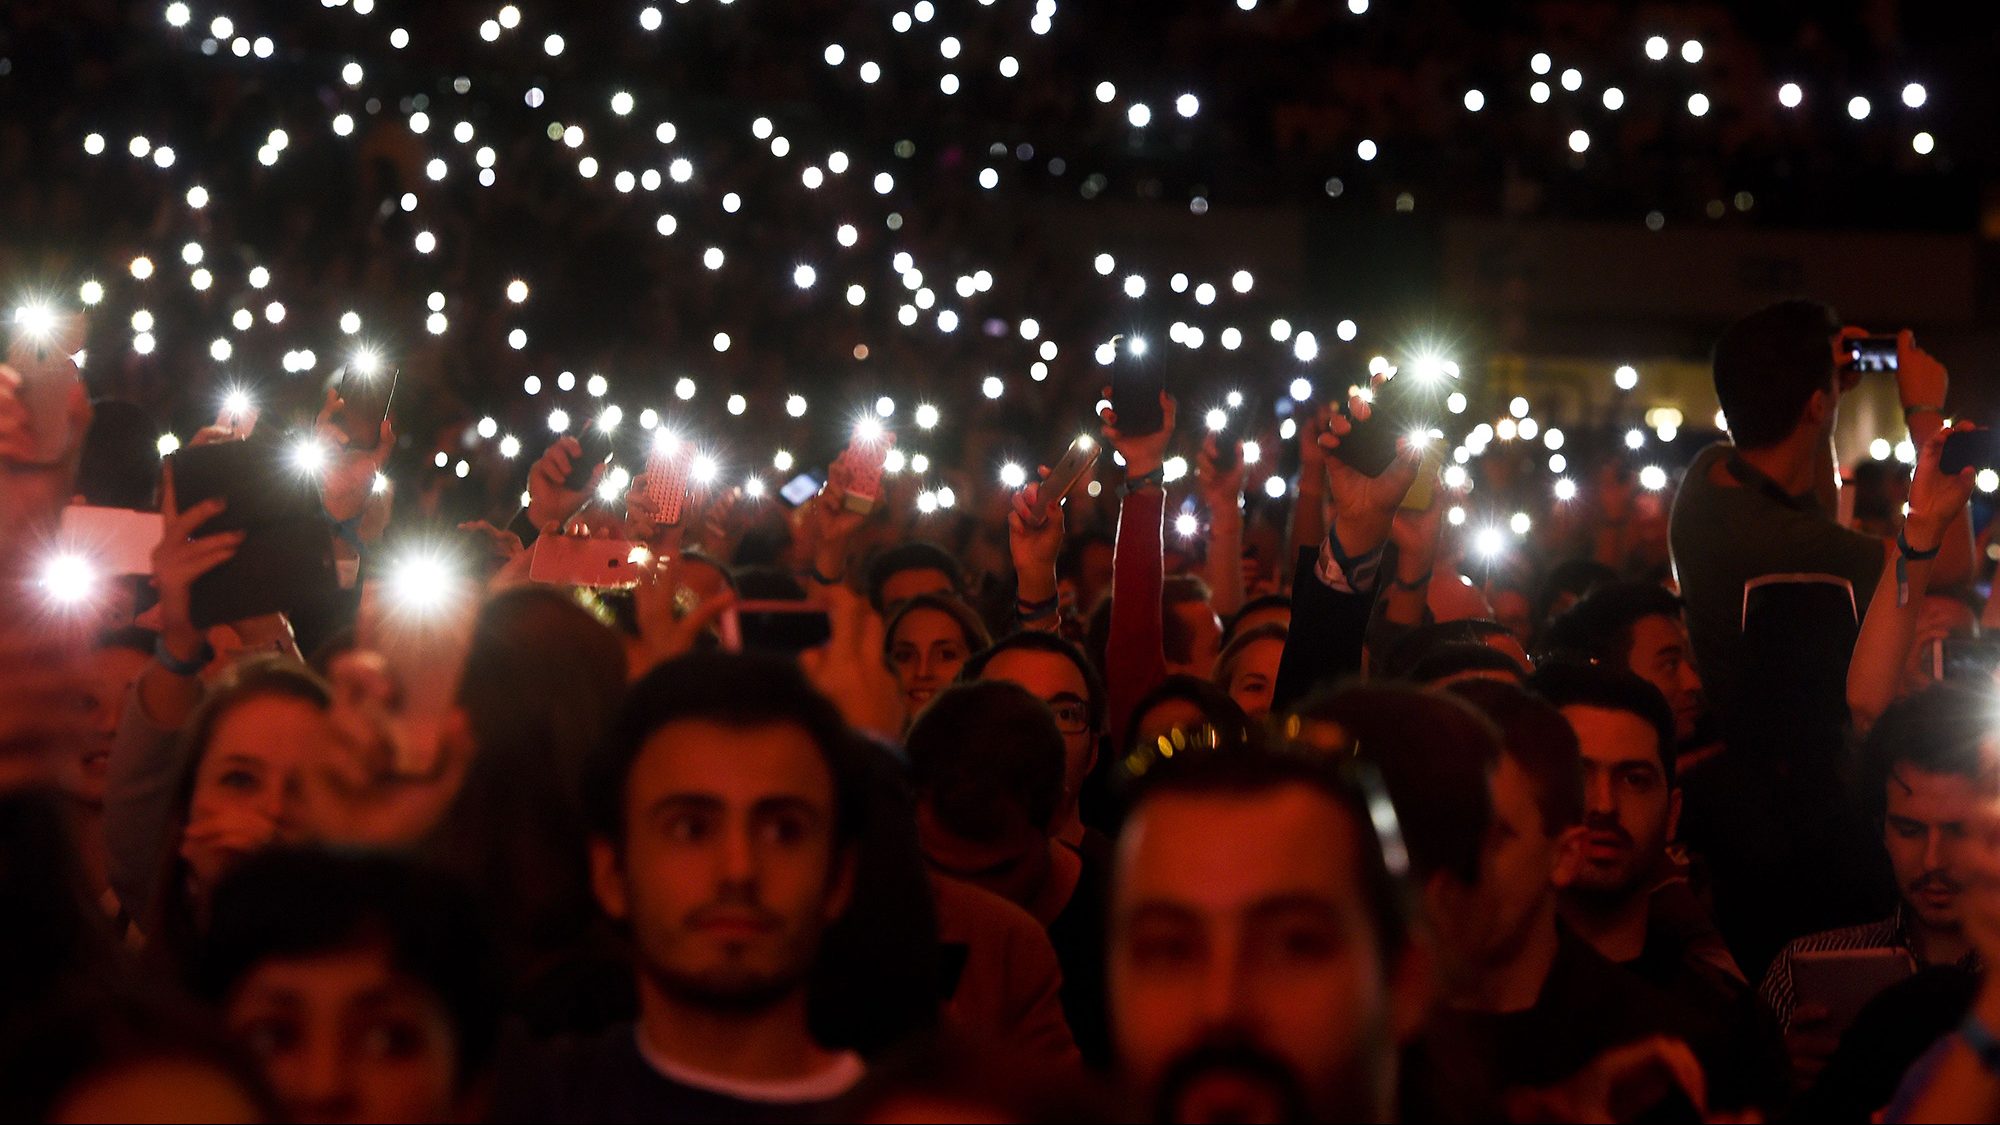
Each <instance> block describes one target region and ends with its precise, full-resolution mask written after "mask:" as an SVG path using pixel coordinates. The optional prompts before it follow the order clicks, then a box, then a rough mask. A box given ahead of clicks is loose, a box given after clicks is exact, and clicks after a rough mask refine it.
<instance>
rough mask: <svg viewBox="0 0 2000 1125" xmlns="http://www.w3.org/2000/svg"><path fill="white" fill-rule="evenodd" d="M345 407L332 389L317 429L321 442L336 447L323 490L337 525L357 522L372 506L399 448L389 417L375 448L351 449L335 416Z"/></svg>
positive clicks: (322, 498) (323, 476)
mask: <svg viewBox="0 0 2000 1125" xmlns="http://www.w3.org/2000/svg"><path fill="white" fill-rule="evenodd" d="M344 405H345V404H344V403H343V402H342V401H341V398H340V395H339V393H338V392H336V391H334V390H333V389H332V388H330V387H329V388H328V389H327V392H326V405H325V406H323V407H321V408H320V412H319V420H318V422H317V423H316V425H315V426H314V429H315V430H316V432H317V433H318V434H319V440H321V441H324V442H327V443H329V444H330V445H332V446H333V447H334V453H333V455H332V456H331V457H329V458H328V459H327V465H326V470H325V471H324V472H322V473H321V474H320V485H319V490H320V503H321V504H322V505H324V506H325V508H326V514H327V515H329V516H331V517H333V520H334V522H335V523H346V522H347V521H349V520H351V519H354V518H355V517H357V516H359V515H360V514H361V512H362V509H364V508H366V507H367V506H368V497H369V495H370V494H371V493H372V492H373V491H374V489H375V477H376V474H378V473H380V472H381V471H382V466H383V465H386V464H388V462H389V454H390V453H392V452H394V450H395V448H396V431H395V429H394V427H392V426H390V425H389V419H388V418H386V417H385V418H383V419H382V429H381V432H380V434H379V435H378V440H377V442H376V444H375V448H373V449H352V448H349V447H348V444H347V435H346V434H345V433H343V432H341V429H340V427H338V426H336V425H334V424H333V419H334V416H335V415H337V414H338V413H339V412H340V410H341V408H342V407H343V406H344Z"/></svg>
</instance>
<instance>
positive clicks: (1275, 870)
mask: <svg viewBox="0 0 2000 1125" xmlns="http://www.w3.org/2000/svg"><path fill="white" fill-rule="evenodd" d="M1353 832H1354V825H1353V822H1352V821H1351V820H1350V819H1349V814H1348V813H1347V812H1346V810H1344V809H1342V808H1341V807H1340V806H1338V805H1337V804H1335V803H1334V802H1333V801H1331V800H1330V799H1328V798H1327V797H1325V796H1323V795H1321V794H1319V793H1315V792H1312V791H1310V790H1308V789H1306V788H1304V787H1299V786H1290V787H1285V788H1282V789H1278V790H1274V791H1271V792H1266V793H1257V794H1250V795H1231V796H1221V795H1218V796H1198V795H1168V796H1161V797H1159V798H1157V799H1155V800H1153V801H1150V802H1148V803H1147V804H1146V805H1144V806H1143V807H1142V808H1141V809H1140V810H1139V812H1138V813H1137V814H1136V815H1135V816H1134V818H1133V819H1132V820H1131V821H1130V822H1129V823H1127V824H1126V826H1125V830H1124V832H1123V833H1122V834H1121V836H1120V838H1119V845H1118V867H1117V877H1116V880H1115V885H1114V889H1113V892H1112V907H1111V911H1112V912H1111V930H1110V987H1111V997H1110V1000H1111V1021H1112V1028H1113V1035H1114V1039H1115V1042H1116V1045H1117V1050H1118V1057H1119V1060H1120V1063H1121V1065H1122V1067H1123V1068H1124V1071H1125V1073H1126V1075H1127V1076H1128V1078H1129V1079H1130V1080H1131V1081H1132V1083H1133V1084H1134V1086H1135V1087H1136V1088H1137V1089H1138V1090H1140V1091H1142V1092H1144V1093H1145V1094H1146V1095H1147V1096H1148V1097H1149V1098H1151V1097H1157V1096H1158V1095H1159V1092H1160V1086H1161V1083H1162V1081H1163V1080H1164V1079H1165V1078H1167V1077H1168V1075H1169V1074H1170V1073H1171V1072H1172V1071H1173V1070H1174V1068H1175V1064H1176V1063H1177V1062H1179V1061H1181V1060H1183V1059H1184V1058H1186V1057H1187V1056H1189V1055H1190V1054H1191V1053H1192V1052H1195V1051H1196V1050H1198V1049H1200V1048H1202V1047H1204V1046H1209V1045H1216V1044H1242V1045H1245V1046H1249V1047H1251V1048H1254V1049H1256V1050H1258V1051H1259V1052H1261V1053H1264V1054H1268V1055H1269V1056H1271V1057H1273V1058H1275V1059H1278V1060H1282V1061H1283V1063H1284V1064H1285V1065H1286V1067H1287V1068H1289V1069H1290V1070H1291V1071H1292V1077H1293V1078H1294V1079H1295V1080H1296V1081H1297V1083H1298V1084H1299V1085H1300V1086H1301V1087H1302V1088H1303V1089H1304V1090H1305V1091H1307V1095H1308V1097H1309V1098H1310V1099H1311V1100H1312V1101H1313V1103H1314V1104H1313V1106H1312V1109H1313V1110H1314V1111H1315V1113H1316V1114H1318V1115H1319V1116H1316V1117H1315V1118H1314V1119H1315V1120H1318V1119H1325V1120H1336V1121H1339V1120H1380V1119H1381V1118H1380V1117H1379V1116H1370V1115H1379V1114H1381V1113H1382V1112H1383V1111H1384V1108H1385V1107H1384V1106H1383V1105H1382V1104H1381V1101H1380V1099H1381V1097H1382V1090H1383V1082H1384V1079H1385V1078H1386V1077H1387V1076H1389V1075H1390V1074H1391V1073H1392V1071H1391V1069H1390V1068H1391V1066H1392V1065H1393V1058H1394V1052H1395V1047H1396V1039H1397V1038H1398V1037H1399V1036H1400V1035H1403V1034H1405V1033H1406V1030H1405V1023H1406V1019H1407V1020H1408V1021H1409V1022H1414V1020H1415V1018H1416V1016H1415V1011H1416V1010H1417V1009H1418V1008H1420V1006H1421V1003H1420V1001H1417V1000H1415V999H1414V994H1415V993H1416V992H1417V991H1418V988H1419V986H1418V985H1417V984H1412V983H1407V980H1408V974H1405V973H1402V972H1392V971H1391V969H1390V966H1389V964H1388V963H1387V962H1388V958H1389V956H1390V954H1389V953H1388V952H1387V951H1385V950H1384V949H1383V948H1382V946H1381V942H1380V940H1379V936H1378V935H1377V933H1376V931H1375V924H1374V921H1373V919H1372V917H1371V915H1370V912H1369V909H1368V905H1367V899H1366V895H1365V891H1364V886H1363V883H1362V879H1361V874H1360V868H1361V862H1362V857H1361V856H1359V855H1358V854H1356V849H1355V842H1354V836H1353ZM1392 982H1393V983H1392ZM1406 1012H1407V1015H1406ZM1241 1093H1242V1091H1241V1089H1240V1088H1238V1087H1237V1085H1236V1084H1234V1083H1230V1082H1226V1081H1224V1082H1209V1083H1203V1082H1200V1081H1197V1082H1195V1083H1193V1084H1191V1085H1189V1086H1187V1087H1185V1088H1184V1089H1183V1090H1182V1091H1181V1096H1180V1099H1179V1102H1178V1104H1177V1105H1176V1106H1175V1107H1174V1110H1173V1112H1174V1113H1175V1119H1177V1120H1232V1119H1234V1120H1258V1119H1260V1118H1258V1117H1256V1116H1243V1117H1230V1116H1224V1115H1225V1114H1228V1113H1230V1112H1232V1111H1234V1112H1238V1113H1240V1112H1243V1103H1242V1102H1241V1100H1240V1099H1239V1098H1238V1097H1237V1095H1240V1094H1241Z"/></svg>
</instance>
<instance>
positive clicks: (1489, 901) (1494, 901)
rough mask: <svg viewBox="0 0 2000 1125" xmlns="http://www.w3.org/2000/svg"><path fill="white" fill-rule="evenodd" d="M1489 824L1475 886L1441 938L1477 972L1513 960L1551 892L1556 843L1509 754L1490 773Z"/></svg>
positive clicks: (1443, 926) (1530, 788) (1445, 921)
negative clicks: (1477, 884)
mask: <svg viewBox="0 0 2000 1125" xmlns="http://www.w3.org/2000/svg"><path fill="white" fill-rule="evenodd" d="M1492 785H1493V823H1492V824H1491V825H1490V826H1489V827H1488V828H1487V832H1486V846H1485V848H1484V849H1483V850H1482V851H1481V853H1480V857H1479V886H1478V887H1477V888H1476V889H1475V890H1474V892H1473V894H1472V896H1471V902H1470V904H1469V906H1468V908H1467V909H1466V910H1464V911H1462V912H1461V913H1460V914H1459V916H1458V917H1455V918H1451V919H1440V920H1439V929H1440V934H1441V936H1442V937H1443V938H1444V940H1445V941H1446V942H1447V944H1448V945H1449V946H1451V947H1452V949H1453V950H1454V952H1455V953H1456V955H1457V959H1458V960H1460V961H1461V962H1463V963H1465V964H1467V965H1469V966H1471V967H1473V968H1475V969H1476V968H1479V967H1483V966H1490V965H1494V964H1501V963H1504V962H1505V961H1507V960H1508V959H1509V958H1511V957H1513V956H1514V955H1515V954H1516V953H1518V952H1519V951H1520V949H1521V946H1522V945H1523V944H1524V943H1525V942H1526V941H1527V940H1528V938H1529V936H1530V935H1531V934H1532V933H1533V927H1534V926H1535V925H1536V923H1537V921H1538V919H1539V916H1540V913H1541V910H1542V908H1543V907H1544V906H1545V905H1547V903H1548V901H1549V899H1550V896H1552V895H1553V894H1554V893H1555V891H1554V889H1553V888H1552V887H1551V885H1550V882H1549V879H1550V876H1551V875H1552V874H1553V873H1554V871H1555V863H1556V853H1557V840H1556V838H1555V837H1553V836H1551V835H1550V834H1549V833H1548V831H1547V830H1546V829H1545V828H1544V827H1543V826H1542V813H1541V810H1540V809H1539V808H1537V807H1536V806H1535V788H1534V783H1533V782H1532V781H1531V780H1530V779H1529V778H1528V775H1527V774H1526V773H1525V772H1523V771H1522V769H1521V767H1520V766H1518V765H1516V764H1515V763H1514V759H1513V757H1512V756H1510V755H1505V754H1503V755H1501V757H1500V764H1499V766H1498V767H1497V768H1496V769H1495V770H1494V771H1493V782H1492Z"/></svg>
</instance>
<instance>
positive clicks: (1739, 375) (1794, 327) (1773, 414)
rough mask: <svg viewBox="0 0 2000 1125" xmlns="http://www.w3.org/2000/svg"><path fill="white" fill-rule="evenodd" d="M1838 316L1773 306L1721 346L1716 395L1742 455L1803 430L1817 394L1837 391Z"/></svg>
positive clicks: (1798, 305) (1806, 305)
mask: <svg viewBox="0 0 2000 1125" xmlns="http://www.w3.org/2000/svg"><path fill="white" fill-rule="evenodd" d="M1839 332H1840V317H1839V315H1838V314H1836V313H1835V312H1834V311H1833V309H1832V308H1831V307H1829V306H1827V305H1824V304H1822V303H1820V302H1818V301H1808V300H1790V301H1780V302H1778V303H1777V304H1775V305H1767V306H1765V307H1764V308H1761V309H1758V310H1757V311H1756V312H1753V313H1751V314H1750V315H1749V316H1746V317H1744V318H1743V319H1741V320H1739V321H1737V322H1736V323H1735V324H1732V325H1730V326H1729V328H1728V330H1726V331H1725V332H1723V334H1722V338H1721V339H1720V340H1718V341H1716V344H1715V397H1716V399H1717V400H1718V401H1720V402H1721V403H1722V413H1723V415H1724V416H1725V417H1726V418H1727V419H1728V422H1729V436H1730V439H1731V440H1733V441H1734V442H1735V443H1736V446H1737V448H1739V449H1766V448H1769V447H1770V446H1773V445H1776V444H1778V443H1779V442H1781V441H1783V440H1785V438H1786V437H1788V436H1790V435H1791V432H1792V431H1793V430H1794V429H1796V428H1797V427H1798V424H1799V416H1800V415H1801V414H1803V413H1804V412H1805V408H1806V403H1807V402H1808V401H1809V400H1810V399H1811V398H1812V396H1813V393H1814V392H1815V391H1831V390H1832V388H1833V375H1834V365H1833V338H1834V337H1835V336H1836V335H1838V334H1839Z"/></svg>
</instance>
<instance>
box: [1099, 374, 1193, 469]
mask: <svg viewBox="0 0 2000 1125" xmlns="http://www.w3.org/2000/svg"><path fill="white" fill-rule="evenodd" d="M1104 397H1105V398H1106V399H1107V400H1108V399H1110V397H1111V388H1110V387H1105V388H1104ZM1179 413H1180V406H1179V404H1178V403H1176V402H1175V401H1174V396H1172V395H1170V394H1168V393H1167V392H1165V391H1161V392H1160V417H1161V418H1162V419H1163V421H1162V422H1161V424H1160V428H1159V430H1158V431H1157V432H1155V433H1150V434H1133V435H1130V436H1127V435H1126V434H1124V433H1122V432H1121V431H1120V430H1119V429H1118V412H1117V411H1115V410H1112V409H1111V408H1110V407H1108V406H1107V407H1105V408H1104V409H1103V410H1102V411H1100V412H1099V414H1098V416H1099V417H1100V418H1102V419H1104V440H1105V441H1106V442H1109V443H1110V445H1111V448H1112V449H1114V450H1116V451H1117V453H1118V455H1119V456H1120V457H1123V458H1124V459H1125V476H1126V478H1127V479H1130V480H1137V479H1138V478H1140V477H1143V476H1147V475H1149V474H1151V473H1154V472H1157V471H1159V468H1160V466H1162V465H1164V464H1166V463H1167V446H1168V445H1169V444H1171V443H1172V442H1173V440H1174V420H1175V417H1176V416H1177V415H1178V414H1179Z"/></svg>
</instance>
